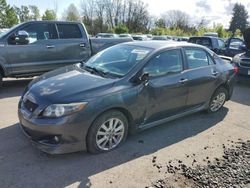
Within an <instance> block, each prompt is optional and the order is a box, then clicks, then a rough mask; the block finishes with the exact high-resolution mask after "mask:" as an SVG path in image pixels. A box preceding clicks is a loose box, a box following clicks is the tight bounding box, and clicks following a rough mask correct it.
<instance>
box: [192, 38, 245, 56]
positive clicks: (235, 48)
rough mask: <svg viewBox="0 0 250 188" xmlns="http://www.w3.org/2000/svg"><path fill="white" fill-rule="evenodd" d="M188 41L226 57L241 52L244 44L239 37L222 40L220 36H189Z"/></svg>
mask: <svg viewBox="0 0 250 188" xmlns="http://www.w3.org/2000/svg"><path fill="white" fill-rule="evenodd" d="M188 42H191V43H194V44H200V45H202V46H206V47H208V48H209V49H210V50H212V51H214V52H215V53H216V54H218V55H223V56H227V57H234V56H235V55H237V54H239V53H243V52H244V50H243V47H244V45H245V43H244V41H243V40H242V39H240V38H229V39H228V40H226V41H225V42H224V40H222V39H221V38H218V37H211V36H204V37H190V38H189V40H188Z"/></svg>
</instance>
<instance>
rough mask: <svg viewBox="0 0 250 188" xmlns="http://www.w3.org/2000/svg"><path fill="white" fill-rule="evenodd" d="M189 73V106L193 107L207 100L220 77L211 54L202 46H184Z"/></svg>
mask: <svg viewBox="0 0 250 188" xmlns="http://www.w3.org/2000/svg"><path fill="white" fill-rule="evenodd" d="M184 52H185V56H186V62H187V70H186V73H187V74H188V88H189V89H188V90H189V91H188V93H189V94H188V99H187V107H189V108H192V107H196V106H199V105H202V104H204V103H205V102H207V101H208V100H209V99H210V97H211V95H212V92H213V91H214V88H215V87H216V82H217V80H218V79H219V76H220V73H219V72H220V71H219V70H217V68H216V66H215V64H214V61H213V60H212V58H211V56H210V54H208V53H207V52H206V51H205V50H203V49H201V48H193V47H188V48H184Z"/></svg>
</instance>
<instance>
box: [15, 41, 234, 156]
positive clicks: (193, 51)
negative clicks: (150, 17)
mask: <svg viewBox="0 0 250 188" xmlns="http://www.w3.org/2000/svg"><path fill="white" fill-rule="evenodd" d="M234 76H235V70H234V67H233V66H232V65H230V64H229V63H226V62H224V61H223V60H222V59H220V58H219V57H218V56H217V55H216V54H215V53H214V52H212V51H210V50H209V49H207V48H206V47H202V46H199V45H195V44H188V43H176V42H165V41H164V42H163V41H161V42H160V41H144V42H133V43H125V44H120V45H117V46H113V47H111V48H108V49H106V50H104V51H102V52H99V53H98V54H96V55H95V56H93V57H92V58H90V59H89V60H88V61H87V62H82V63H79V64H76V65H72V66H68V67H64V68H61V69H57V70H55V71H52V72H49V73H46V74H44V75H42V76H40V77H38V78H36V79H34V80H33V81H32V82H31V83H30V84H29V86H28V87H27V88H26V90H25V92H24V94H23V95H22V97H21V99H20V102H19V105H18V115H19V119H20V127H21V128H22V130H23V131H24V133H25V134H26V135H27V136H28V137H29V138H30V140H31V141H32V143H33V144H34V145H36V146H37V147H38V148H40V149H41V150H43V151H45V152H47V153H51V154H59V153H68V152H74V151H80V150H87V151H88V152H90V153H100V152H106V151H110V150H113V149H115V148H117V147H118V146H120V145H121V143H123V142H124V141H125V139H126V137H127V135H128V132H136V131H138V130H142V129H146V128H149V127H153V126H157V125H160V124H163V123H165V122H167V121H170V120H173V119H176V118H180V117H183V116H185V115H188V114H191V113H195V112H198V111H205V110H206V111H208V112H209V113H214V112H217V111H218V110H220V109H221V108H222V106H223V105H224V103H225V102H226V101H227V100H229V99H230V97H231V95H232V92H233V85H234Z"/></svg>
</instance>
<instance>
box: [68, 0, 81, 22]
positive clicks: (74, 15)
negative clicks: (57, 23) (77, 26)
mask: <svg viewBox="0 0 250 188" xmlns="http://www.w3.org/2000/svg"><path fill="white" fill-rule="evenodd" d="M65 15H66V16H65V19H66V20H67V21H80V14H79V12H78V10H77V8H76V6H75V5H74V4H73V3H72V4H70V5H69V7H68V9H67V10H66V13H65Z"/></svg>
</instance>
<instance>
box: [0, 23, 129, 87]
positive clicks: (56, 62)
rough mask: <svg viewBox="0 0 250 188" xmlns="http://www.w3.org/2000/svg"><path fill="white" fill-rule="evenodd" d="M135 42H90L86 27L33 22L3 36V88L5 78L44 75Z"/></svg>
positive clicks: (0, 53) (0, 40)
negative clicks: (101, 51) (122, 44)
mask: <svg viewBox="0 0 250 188" xmlns="http://www.w3.org/2000/svg"><path fill="white" fill-rule="evenodd" d="M128 41H132V40H131V39H120V38H118V39H108V40H107V39H90V38H89V37H88V34H87V31H86V29H85V27H84V25H83V24H81V23H78V22H61V21H31V22H26V23H22V24H19V25H17V26H15V27H13V28H11V29H10V30H8V31H7V32H5V33H4V34H2V35H1V36H0V85H1V84H2V79H3V77H27V76H35V75H40V74H42V73H44V72H47V71H50V70H53V69H56V68H58V67H62V66H66V65H70V64H74V63H78V62H80V61H85V60H86V59H88V58H90V57H91V55H93V54H96V53H97V52H99V51H100V50H103V49H105V48H107V47H110V46H112V45H115V44H118V43H122V42H128Z"/></svg>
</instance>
